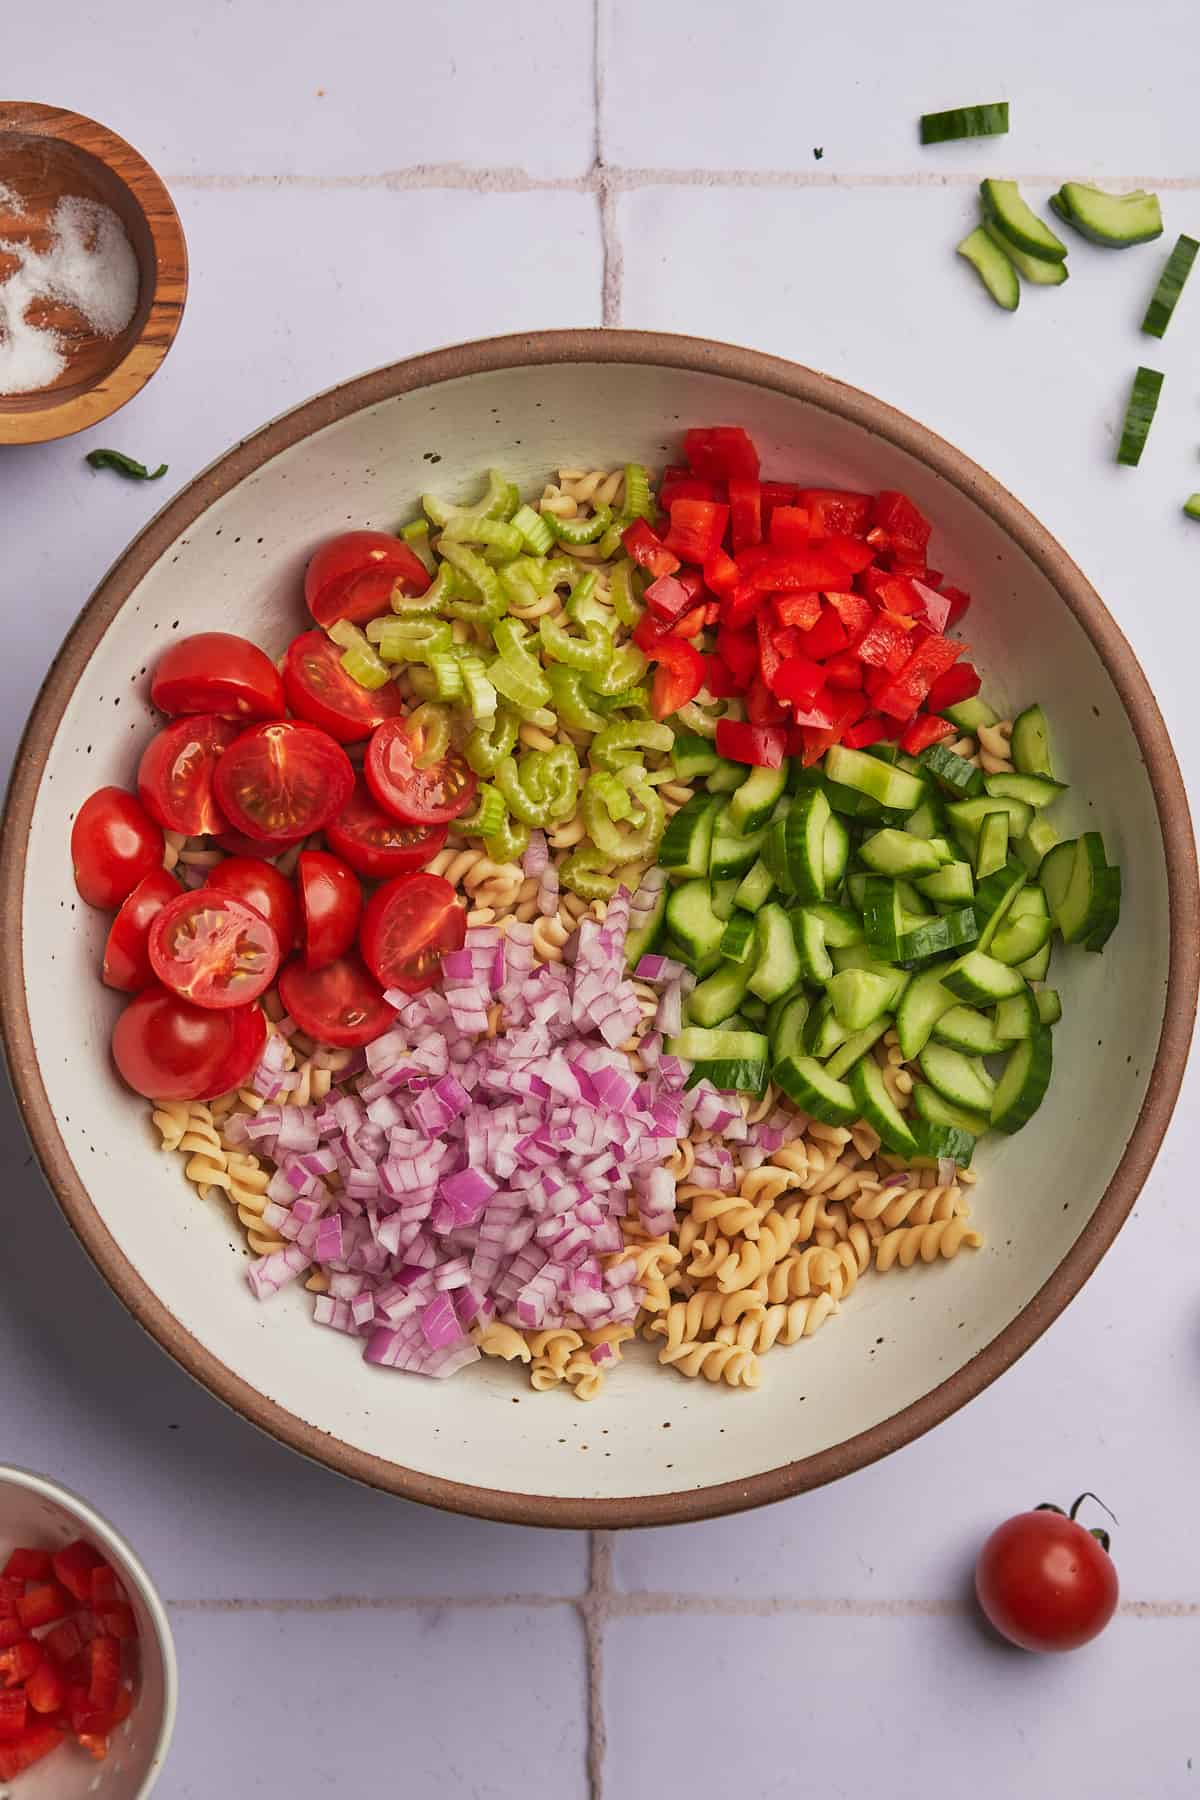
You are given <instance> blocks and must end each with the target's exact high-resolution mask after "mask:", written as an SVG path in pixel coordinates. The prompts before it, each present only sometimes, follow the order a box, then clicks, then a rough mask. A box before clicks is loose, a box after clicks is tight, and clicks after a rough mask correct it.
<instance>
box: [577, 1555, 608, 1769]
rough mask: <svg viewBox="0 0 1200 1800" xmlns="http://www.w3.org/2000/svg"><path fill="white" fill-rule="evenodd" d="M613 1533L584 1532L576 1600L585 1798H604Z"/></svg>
mask: <svg viewBox="0 0 1200 1800" xmlns="http://www.w3.org/2000/svg"><path fill="white" fill-rule="evenodd" d="M612 1561H613V1534H612V1532H611V1531H589V1533H588V1586H587V1593H586V1594H585V1595H584V1597H583V1599H582V1600H581V1601H580V1602H579V1613H580V1617H581V1618H582V1620H583V1635H584V1646H585V1652H586V1657H587V1784H588V1796H589V1800H603V1797H604V1753H605V1750H606V1748H607V1745H608V1731H607V1727H606V1725H605V1720H604V1627H605V1624H606V1623H607V1621H608V1618H609V1614H610V1609H611V1606H612V1601H613V1585H612Z"/></svg>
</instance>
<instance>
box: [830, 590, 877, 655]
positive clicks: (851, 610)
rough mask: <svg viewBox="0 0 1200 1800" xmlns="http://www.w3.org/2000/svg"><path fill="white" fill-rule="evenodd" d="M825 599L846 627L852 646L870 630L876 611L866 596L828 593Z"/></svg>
mask: <svg viewBox="0 0 1200 1800" xmlns="http://www.w3.org/2000/svg"><path fill="white" fill-rule="evenodd" d="M825 598H826V600H827V601H828V602H829V604H830V606H832V608H833V610H834V611H835V612H836V614H837V616H838V618H839V619H840V620H841V621H842V624H843V625H844V626H845V627H846V632H847V634H848V636H849V638H850V642H851V643H852V644H853V643H854V642H855V640H856V639H857V638H860V637H862V635H863V633H864V632H866V631H869V630H870V627H871V621H872V619H873V618H874V617H875V609H874V607H873V606H872V605H871V602H870V601H869V600H868V599H866V598H865V596H864V595H862V594H848V593H847V594H839V593H827V594H826V595H825Z"/></svg>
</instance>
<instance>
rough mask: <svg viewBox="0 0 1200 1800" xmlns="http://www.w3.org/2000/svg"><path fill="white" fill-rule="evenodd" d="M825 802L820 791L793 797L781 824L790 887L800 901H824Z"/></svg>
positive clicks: (826, 823)
mask: <svg viewBox="0 0 1200 1800" xmlns="http://www.w3.org/2000/svg"><path fill="white" fill-rule="evenodd" d="M830 816H831V815H830V810H829V802H828V800H827V799H826V798H825V795H824V793H823V792H822V791H821V789H820V788H810V789H808V790H807V792H805V793H800V794H797V795H796V797H795V799H794V800H793V801H792V804H791V806H790V808H789V810H788V815H787V819H786V821H785V826H784V830H785V837H784V844H785V848H786V852H787V867H788V873H789V875H790V876H791V880H792V887H793V889H794V891H795V892H796V893H797V894H799V896H800V898H801V900H823V899H824V898H825V827H826V825H828V823H829V820H830Z"/></svg>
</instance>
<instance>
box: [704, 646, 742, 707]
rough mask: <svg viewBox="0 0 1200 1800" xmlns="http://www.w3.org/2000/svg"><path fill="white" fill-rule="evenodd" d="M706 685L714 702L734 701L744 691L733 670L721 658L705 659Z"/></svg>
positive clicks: (709, 657) (710, 657)
mask: <svg viewBox="0 0 1200 1800" xmlns="http://www.w3.org/2000/svg"><path fill="white" fill-rule="evenodd" d="M704 685H705V687H706V688H707V689H708V691H709V693H710V694H711V695H712V697H713V699H714V700H734V699H736V698H737V696H738V695H739V694H740V693H741V691H742V690H741V686H740V684H739V683H738V682H737V681H736V680H735V678H734V674H733V670H732V669H730V668H729V666H728V664H727V663H725V662H723V661H722V659H721V658H720V657H719V656H706V657H705V658H704Z"/></svg>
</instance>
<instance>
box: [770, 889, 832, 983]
mask: <svg viewBox="0 0 1200 1800" xmlns="http://www.w3.org/2000/svg"><path fill="white" fill-rule="evenodd" d="M769 911H770V908H769V907H764V908H763V911H762V912H761V913H760V914H759V918H762V917H763V915H764V914H765V913H767V912H769ZM792 933H793V936H794V937H795V940H796V949H797V951H798V953H799V956H800V979H801V980H802V981H808V982H812V983H814V984H815V985H817V986H819V987H823V986H824V985H825V983H826V982H827V981H828V980H829V979H830V978H831V977H832V975H833V964H832V962H831V961H830V959H829V952H828V950H827V949H826V948H825V926H824V923H823V922H822V920H821V919H819V918H818V917H817V915H816V912H815V911H812V910H810V909H809V908H808V907H806V906H802V907H800V908H799V910H798V911H797V912H794V913H793V914H792Z"/></svg>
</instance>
